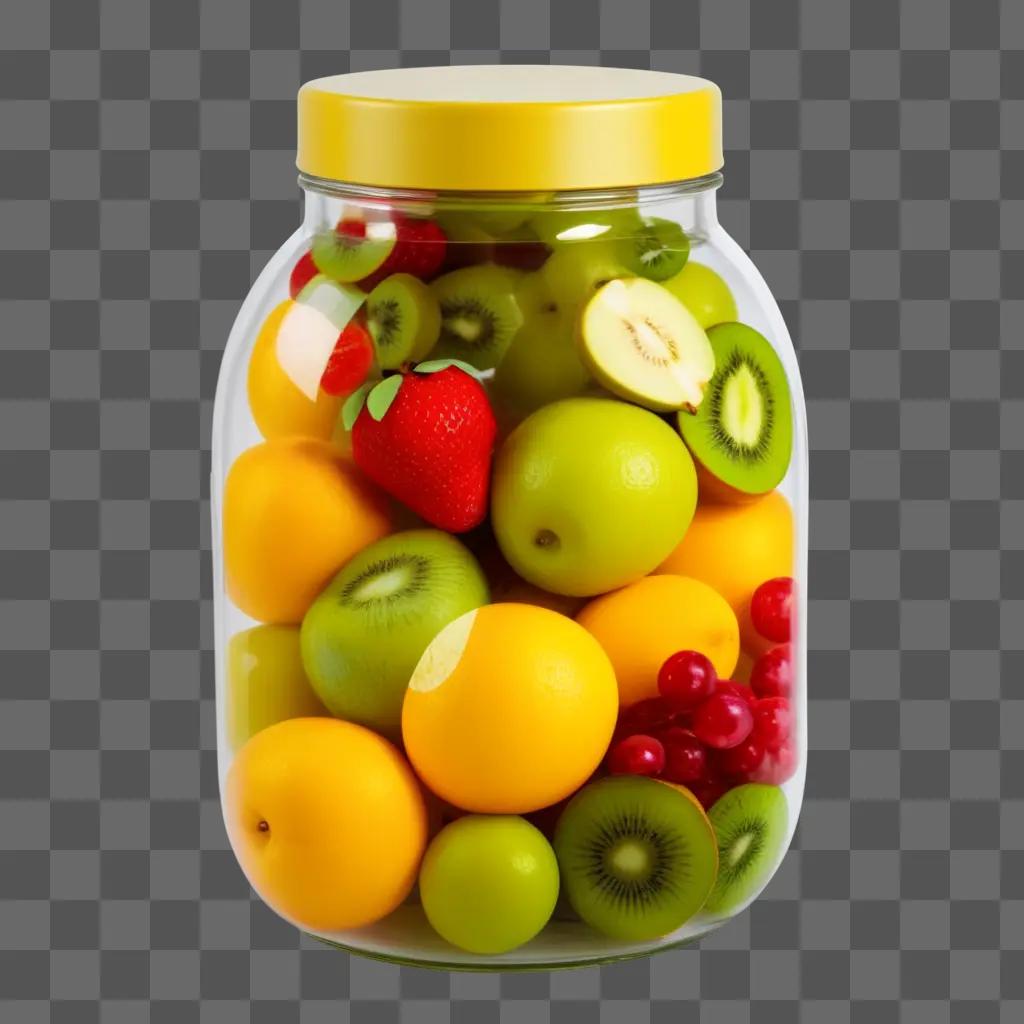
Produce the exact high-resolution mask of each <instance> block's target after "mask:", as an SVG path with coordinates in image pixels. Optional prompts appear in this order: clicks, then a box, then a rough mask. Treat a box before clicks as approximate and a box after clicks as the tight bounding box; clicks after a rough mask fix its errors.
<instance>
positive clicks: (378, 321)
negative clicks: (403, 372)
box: [366, 274, 441, 370]
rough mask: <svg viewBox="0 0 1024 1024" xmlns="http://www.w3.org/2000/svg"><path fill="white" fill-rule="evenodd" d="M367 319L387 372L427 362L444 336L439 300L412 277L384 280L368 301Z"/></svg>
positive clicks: (397, 276) (404, 276)
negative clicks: (429, 354) (410, 363)
mask: <svg viewBox="0 0 1024 1024" xmlns="http://www.w3.org/2000/svg"><path fill="white" fill-rule="evenodd" d="M366 318H367V325H368V326H369V328H370V334H371V335H372V336H373V341H374V344H375V345H376V348H377V359H378V361H379V362H380V366H381V369H383V370H397V369H398V368H399V367H400V366H401V365H402V364H403V363H406V362H410V361H411V362H418V361H419V360H420V359H423V358H424V356H426V354H427V353H428V352H429V351H430V350H431V349H432V348H433V347H434V343H435V342H436V341H437V338H438V335H439V334H440V333H441V307H440V305H439V304H438V301H437V298H436V297H435V296H434V293H433V292H432V291H431V290H430V289H429V288H428V287H427V286H426V285H425V284H424V283H423V282H422V281H421V280H420V279H419V278H418V277H413V276H412V274H392V275H391V276H390V277H386V278H384V280H383V281H381V283H380V284H379V285H377V287H376V288H374V289H373V291H372V292H370V297H369V298H368V299H367V300H366Z"/></svg>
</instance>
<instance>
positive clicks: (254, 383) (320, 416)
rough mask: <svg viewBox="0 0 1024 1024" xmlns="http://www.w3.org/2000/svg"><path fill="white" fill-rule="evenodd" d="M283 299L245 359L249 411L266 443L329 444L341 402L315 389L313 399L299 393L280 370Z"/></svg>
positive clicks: (286, 306)
mask: <svg viewBox="0 0 1024 1024" xmlns="http://www.w3.org/2000/svg"><path fill="white" fill-rule="evenodd" d="M294 305H295V303H294V302H292V301H291V299H285V300H284V302H282V303H280V305H278V306H275V307H274V309H272V310H271V312H270V315H269V316H268V317H267V319H266V320H265V321H264V322H263V326H262V327H261V328H260V333H259V335H258V336H257V338H256V344H255V345H254V346H253V350H252V355H251V356H250V357H249V376H248V391H249V408H250V409H251V410H252V418H253V419H254V420H255V421H256V426H257V428H258V429H259V432H260V433H261V434H262V435H263V436H264V437H265V438H267V439H268V440H271V439H273V438H277V437H293V436H301V437H315V438H319V439H320V440H323V441H327V440H330V438H331V437H332V435H333V434H334V432H335V427H336V425H337V423H338V415H339V413H340V412H341V404H342V402H343V399H342V398H336V397H335V396H333V395H329V394H327V392H326V391H324V390H323V389H318V390H317V394H316V399H315V400H313V399H310V397H309V396H308V395H307V394H306V393H305V392H304V391H302V390H301V389H300V388H299V386H298V385H297V384H296V383H295V381H294V380H292V378H291V377H289V376H288V374H287V373H286V372H285V370H284V368H283V367H282V366H281V363H280V360H279V359H278V355H277V342H278V335H279V332H280V330H281V324H282V323H283V321H284V318H285V316H286V315H287V313H288V311H289V309H291V308H292V307H293V306H294Z"/></svg>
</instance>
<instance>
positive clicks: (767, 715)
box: [754, 697, 793, 753]
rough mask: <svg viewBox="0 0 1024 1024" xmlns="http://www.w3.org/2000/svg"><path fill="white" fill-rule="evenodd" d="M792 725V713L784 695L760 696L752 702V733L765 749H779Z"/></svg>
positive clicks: (787, 736)
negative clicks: (759, 698)
mask: <svg viewBox="0 0 1024 1024" xmlns="http://www.w3.org/2000/svg"><path fill="white" fill-rule="evenodd" d="M792 727H793V714H792V712H791V711H790V708H789V701H788V700H786V698H785V697H762V698H761V700H758V701H755V702H754V735H755V736H756V737H757V738H758V739H759V740H760V741H761V743H762V744H763V746H764V748H765V749H766V750H768V751H770V752H771V753H775V752H776V751H778V750H781V749H782V746H783V744H785V742H786V741H787V740H788V739H789V737H790V733H791V731H792Z"/></svg>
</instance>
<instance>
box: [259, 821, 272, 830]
mask: <svg viewBox="0 0 1024 1024" xmlns="http://www.w3.org/2000/svg"><path fill="white" fill-rule="evenodd" d="M256 828H258V829H259V830H260V832H269V831H270V823H269V822H267V821H260V823H259V824H258V825H257V826H256Z"/></svg>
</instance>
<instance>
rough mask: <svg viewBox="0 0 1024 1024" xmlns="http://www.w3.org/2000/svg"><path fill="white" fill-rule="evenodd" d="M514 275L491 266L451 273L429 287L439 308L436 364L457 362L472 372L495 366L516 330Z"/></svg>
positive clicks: (519, 314)
mask: <svg viewBox="0 0 1024 1024" xmlns="http://www.w3.org/2000/svg"><path fill="white" fill-rule="evenodd" d="M519 278H520V274H519V272H518V271H515V270H510V269H509V268H507V267H498V266H495V265H494V264H488V263H482V264H479V265H477V266H472V267H463V268H462V269H460V270H453V271H451V272H450V273H447V274H444V275H443V276H442V277H439V278H437V279H436V280H435V281H434V282H433V284H432V285H431V289H432V291H433V293H434V296H435V298H436V299H437V300H438V302H439V303H440V307H441V334H440V338H439V339H438V342H437V345H436V346H435V348H434V351H433V355H434V357H435V358H436V359H453V358H454V359H462V360H464V361H465V362H467V363H469V364H470V365H472V366H475V367H476V368H477V369H478V370H487V369H490V368H491V367H494V366H497V365H498V363H499V362H501V358H502V356H504V354H505V351H506V349H507V348H508V346H509V344H510V343H511V341H512V338H513V337H514V336H515V333H516V331H518V330H519V328H520V327H521V326H522V323H523V313H522V310H521V309H520V308H519V302H518V301H517V299H516V286H517V284H518V283H519Z"/></svg>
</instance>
